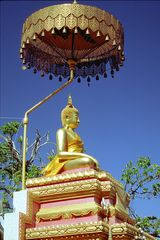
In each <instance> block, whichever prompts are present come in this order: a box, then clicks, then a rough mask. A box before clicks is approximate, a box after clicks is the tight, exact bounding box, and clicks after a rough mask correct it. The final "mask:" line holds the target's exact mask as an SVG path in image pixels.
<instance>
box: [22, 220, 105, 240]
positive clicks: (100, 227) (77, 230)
mask: <svg viewBox="0 0 160 240" xmlns="http://www.w3.org/2000/svg"><path fill="white" fill-rule="evenodd" d="M93 233H94V234H95V235H96V234H105V237H107V234H108V225H107V224H106V223H104V222H102V221H98V222H89V223H79V224H71V225H64V226H54V227H53V226H48V227H39V228H28V229H26V239H42V238H48V237H53V236H54V237H60V236H71V235H80V234H82V235H87V234H93ZM102 236H103V235H102Z"/></svg>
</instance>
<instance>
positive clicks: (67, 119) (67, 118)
mask: <svg viewBox="0 0 160 240" xmlns="http://www.w3.org/2000/svg"><path fill="white" fill-rule="evenodd" d="M68 122H69V116H68V115H66V117H65V123H66V124H68Z"/></svg>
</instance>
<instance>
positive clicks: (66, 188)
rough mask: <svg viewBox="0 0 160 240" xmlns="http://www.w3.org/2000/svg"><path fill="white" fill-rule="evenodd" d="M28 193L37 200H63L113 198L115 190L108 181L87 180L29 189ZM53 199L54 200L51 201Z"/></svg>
mask: <svg viewBox="0 0 160 240" xmlns="http://www.w3.org/2000/svg"><path fill="white" fill-rule="evenodd" d="M29 191H30V192H32V194H33V195H34V196H35V197H36V199H37V200H39V201H43V200H45V201H46V200H47V201H49V200H52V201H57V200H62V199H63V200H64V199H73V198H75V197H76V198H77V197H79V198H81V197H89V196H97V197H98V198H99V197H100V196H101V197H103V196H106V195H108V196H110V197H111V198H114V197H115V191H116V190H115V188H114V187H113V184H112V183H111V182H110V181H104V182H103V183H101V182H100V181H99V180H97V179H88V180H81V181H74V182H67V183H59V184H53V185H48V186H42V187H36V188H30V189H29ZM53 199H54V200H53Z"/></svg>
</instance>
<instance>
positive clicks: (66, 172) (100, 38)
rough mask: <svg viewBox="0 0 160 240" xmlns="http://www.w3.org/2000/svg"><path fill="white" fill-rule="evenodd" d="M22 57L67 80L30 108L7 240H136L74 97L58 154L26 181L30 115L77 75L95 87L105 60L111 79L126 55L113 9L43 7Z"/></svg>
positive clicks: (29, 65)
mask: <svg viewBox="0 0 160 240" xmlns="http://www.w3.org/2000/svg"><path fill="white" fill-rule="evenodd" d="M20 58H21V59H22V62H23V64H24V66H23V68H24V69H33V73H34V74H36V73H37V72H40V73H41V77H44V76H45V75H47V74H48V75H49V79H50V80H52V79H53V77H57V76H59V81H60V82H61V81H62V78H67V79H68V77H69V79H68V80H67V81H66V82H65V83H64V84H63V85H62V86H61V87H60V88H58V89H57V90H55V91H54V92H53V93H52V94H50V95H48V97H46V98H44V99H43V100H42V101H41V102H39V103H38V104H36V105H35V106H33V107H32V108H30V109H29V110H28V111H27V112H26V113H25V116H24V121H23V123H24V137H23V170H22V189H23V190H22V191H20V192H18V193H15V194H14V195H15V196H14V199H13V202H14V212H13V213H12V214H10V215H7V216H6V224H8V225H10V228H9V229H8V230H6V232H5V234H6V237H5V240H10V239H11V236H12V239H13V240H107V239H108V240H117V239H121V240H133V239H134V238H135V236H136V235H137V234H138V228H137V227H136V226H135V222H134V220H133V219H132V218H131V217H130V216H129V213H128V206H129V201H130V199H129V196H128V194H127V193H126V192H125V191H124V187H123V185H122V184H121V183H120V182H118V181H117V180H116V179H114V178H113V177H112V176H111V175H110V174H109V173H108V172H105V171H103V170H101V167H100V166H99V162H98V161H97V160H96V159H95V158H94V157H91V156H89V155H88V154H86V153H85V152H84V146H83V142H82V140H81V138H80V136H79V135H78V134H77V133H76V132H75V129H76V128H77V127H78V124H79V112H78V110H77V109H76V108H75V107H74V106H73V104H72V99H71V97H69V99H68V104H67V106H66V107H65V108H64V109H63V111H62V113H61V118H62V128H61V129H59V130H58V131H57V135H56V143H57V154H56V155H55V156H54V158H53V159H52V160H51V162H49V163H48V165H47V166H46V167H45V168H44V169H43V170H42V174H43V176H41V177H39V178H33V179H28V180H27V182H26V186H25V170H26V167H25V164H26V152H27V150H26V145H27V125H28V115H29V114H30V113H31V112H33V111H34V110H35V109H37V108H38V107H39V106H40V105H42V104H43V103H44V102H46V101H47V100H49V99H50V98H51V97H52V96H54V95H55V94H57V93H58V92H59V91H61V90H62V89H63V88H64V87H66V86H68V84H70V83H71V82H72V81H73V80H74V79H75V78H77V82H78V83H79V82H80V81H81V78H83V80H84V79H86V81H87V83H88V85H90V82H91V79H93V78H94V77H95V78H96V80H99V77H102V76H104V77H105V78H106V77H107V73H108V72H107V71H108V69H107V68H106V65H107V64H108V67H109V71H110V73H111V76H112V77H113V76H114V72H115V71H119V68H120V67H121V66H123V62H124V60H125V57H124V32H123V27H122V25H121V23H120V22H119V20H118V19H116V18H115V17H114V16H113V15H112V14H110V13H108V12H106V11H104V10H102V9H99V8H96V7H93V6H87V5H82V4H78V3H77V1H76V0H74V1H73V3H72V4H60V5H55V6H49V7H46V8H44V9H40V10H39V11H37V12H35V13H33V14H32V15H31V16H30V17H28V18H27V19H26V21H25V23H24V24H23V31H22V40H21V49H20ZM25 187H26V189H25ZM13 221H15V223H14V226H13ZM6 229H7V228H6ZM9 231H10V232H9ZM144 236H145V239H146V240H152V239H154V238H153V237H152V236H150V235H149V234H147V233H144Z"/></svg>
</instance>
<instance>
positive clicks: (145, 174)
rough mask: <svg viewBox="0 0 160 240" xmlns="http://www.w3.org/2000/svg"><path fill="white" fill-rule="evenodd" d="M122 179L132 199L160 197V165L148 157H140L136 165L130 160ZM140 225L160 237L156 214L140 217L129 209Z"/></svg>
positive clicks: (159, 221) (159, 226)
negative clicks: (153, 162)
mask: <svg viewBox="0 0 160 240" xmlns="http://www.w3.org/2000/svg"><path fill="white" fill-rule="evenodd" d="M121 180H122V181H123V182H124V186H125V190H126V191H127V192H128V193H129V195H130V198H131V200H134V199H136V198H143V199H153V198H158V197H160V181H159V180H160V166H159V165H157V164H152V163H151V160H150V159H149V158H148V157H141V158H139V159H138V161H137V163H136V165H134V164H133V162H132V161H130V162H129V163H128V164H127V165H126V168H125V169H124V170H123V174H122V178H121ZM129 210H130V214H131V216H132V217H134V218H135V219H136V221H137V222H138V223H139V225H140V227H141V228H142V229H143V230H144V231H146V232H149V233H150V234H151V235H153V236H154V237H157V238H160V219H158V218H157V217H156V216H147V217H144V218H142V217H140V216H138V215H137V214H136V212H135V211H134V210H133V209H131V208H130V209H129Z"/></svg>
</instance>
